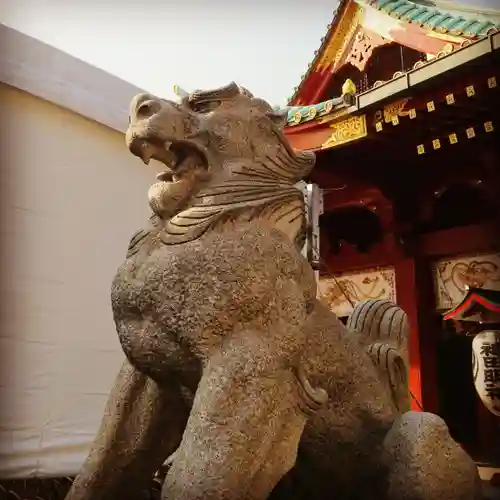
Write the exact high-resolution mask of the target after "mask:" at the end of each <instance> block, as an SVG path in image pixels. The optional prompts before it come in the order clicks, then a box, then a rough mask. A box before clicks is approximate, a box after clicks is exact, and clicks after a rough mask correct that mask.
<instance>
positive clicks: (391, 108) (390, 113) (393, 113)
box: [384, 99, 410, 123]
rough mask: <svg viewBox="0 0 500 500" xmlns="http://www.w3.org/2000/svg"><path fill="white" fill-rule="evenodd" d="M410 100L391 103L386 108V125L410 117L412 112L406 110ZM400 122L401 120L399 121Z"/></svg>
mask: <svg viewBox="0 0 500 500" xmlns="http://www.w3.org/2000/svg"><path fill="white" fill-rule="evenodd" d="M408 102H409V99H402V100H400V101H396V102H391V103H390V104H388V105H387V106H384V121H385V123H391V122H393V123H394V120H393V118H395V117H400V116H408V115H409V114H410V111H408V110H406V105H407V104H408ZM397 121H398V122H399V120H397Z"/></svg>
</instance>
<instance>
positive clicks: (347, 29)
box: [316, 2, 363, 71]
mask: <svg viewBox="0 0 500 500" xmlns="http://www.w3.org/2000/svg"><path fill="white" fill-rule="evenodd" d="M362 14H363V9H362V8H361V7H360V6H359V5H358V4H357V3H356V2H351V3H350V4H349V5H348V6H347V8H346V10H345V12H344V13H343V15H342V16H341V18H340V20H339V23H338V25H337V27H336V28H335V29H334V30H333V31H332V33H331V34H330V39H329V40H328V42H327V45H326V47H325V48H324V50H323V53H322V55H321V57H320V58H319V60H318V63H317V65H316V70H317V71H321V70H323V69H325V68H331V69H333V68H334V67H335V66H336V65H337V63H338V62H339V61H340V59H341V57H342V54H343V52H344V50H345V48H346V46H347V44H348V43H349V41H350V40H351V38H352V36H353V35H354V33H355V31H356V29H357V28H358V25H359V18H360V17H361V15H362Z"/></svg>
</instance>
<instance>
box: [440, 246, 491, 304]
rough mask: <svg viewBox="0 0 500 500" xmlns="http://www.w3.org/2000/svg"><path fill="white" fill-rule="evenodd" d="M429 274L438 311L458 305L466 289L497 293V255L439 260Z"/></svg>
mask: <svg viewBox="0 0 500 500" xmlns="http://www.w3.org/2000/svg"><path fill="white" fill-rule="evenodd" d="M432 271H433V276H434V287H435V292H436V293H435V295H436V309H438V310H447V309H452V308H453V307H456V306H457V305H458V304H460V302H462V300H463V298H464V297H465V295H466V293H467V287H474V288H489V289H492V290H500V252H499V253H494V254H483V255H475V256H471V257H461V258H456V259H445V260H440V261H438V262H436V263H434V265H433V270H432Z"/></svg>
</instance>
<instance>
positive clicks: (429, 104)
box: [427, 101, 436, 113]
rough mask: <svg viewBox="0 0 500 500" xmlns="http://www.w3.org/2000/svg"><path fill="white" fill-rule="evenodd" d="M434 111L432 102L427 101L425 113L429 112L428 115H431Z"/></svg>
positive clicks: (434, 106)
mask: <svg viewBox="0 0 500 500" xmlns="http://www.w3.org/2000/svg"><path fill="white" fill-rule="evenodd" d="M435 110H436V105H435V104H434V101H429V102H428V103H427V111H429V113H431V112H432V111H435Z"/></svg>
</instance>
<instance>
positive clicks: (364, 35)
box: [345, 27, 391, 71]
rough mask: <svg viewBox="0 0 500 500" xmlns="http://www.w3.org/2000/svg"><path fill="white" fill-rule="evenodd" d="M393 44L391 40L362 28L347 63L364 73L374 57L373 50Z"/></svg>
mask: <svg viewBox="0 0 500 500" xmlns="http://www.w3.org/2000/svg"><path fill="white" fill-rule="evenodd" d="M388 43H391V40H386V39H385V38H383V37H381V36H379V35H377V34H376V33H372V32H370V31H368V30H366V29H364V28H362V27H360V28H359V29H358V32H357V34H356V36H355V37H354V42H353V44H352V47H351V50H350V51H349V53H348V54H347V57H346V59H345V63H349V64H352V65H353V66H354V67H356V68H358V69H359V71H364V69H365V66H366V63H367V62H368V60H369V59H370V56H371V55H372V52H373V49H375V48H376V47H381V46H382V45H386V44H388Z"/></svg>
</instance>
